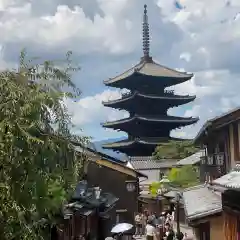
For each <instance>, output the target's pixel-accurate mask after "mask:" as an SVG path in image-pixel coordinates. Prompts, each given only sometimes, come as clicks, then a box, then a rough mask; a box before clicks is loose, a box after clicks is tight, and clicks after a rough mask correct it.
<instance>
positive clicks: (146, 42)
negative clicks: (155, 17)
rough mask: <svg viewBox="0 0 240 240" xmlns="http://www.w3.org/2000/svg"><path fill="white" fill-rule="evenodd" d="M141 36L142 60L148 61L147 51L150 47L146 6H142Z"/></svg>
mask: <svg viewBox="0 0 240 240" xmlns="http://www.w3.org/2000/svg"><path fill="white" fill-rule="evenodd" d="M142 31H143V36H142V40H143V54H144V55H143V58H144V60H145V61H146V60H150V59H151V58H150V56H149V50H150V46H149V24H148V16H147V5H146V4H145V5H144V15H143V29H142Z"/></svg>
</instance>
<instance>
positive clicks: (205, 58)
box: [0, 0, 240, 140]
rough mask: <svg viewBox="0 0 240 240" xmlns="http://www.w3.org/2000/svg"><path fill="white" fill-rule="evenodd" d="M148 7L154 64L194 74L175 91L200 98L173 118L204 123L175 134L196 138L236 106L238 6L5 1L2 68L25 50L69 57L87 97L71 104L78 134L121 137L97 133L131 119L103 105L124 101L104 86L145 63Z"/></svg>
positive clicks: (188, 0)
mask: <svg viewBox="0 0 240 240" xmlns="http://www.w3.org/2000/svg"><path fill="white" fill-rule="evenodd" d="M145 3H147V4H148V15H149V24H150V34H151V55H152V56H153V58H154V59H155V60H156V61H158V62H159V63H161V64H163V65H167V66H169V67H172V68H176V69H180V70H184V71H188V72H193V73H194V74H195V77H194V78H193V79H192V80H191V81H189V82H187V83H184V84H181V85H179V86H176V87H175V88H174V89H175V91H176V93H178V94H193V95H195V94H196V95H197V99H196V100H195V101H194V103H191V104H188V105H186V106H182V107H179V108H177V109H171V110H170V111H169V114H174V115H181V116H199V117H200V121H199V123H197V124H195V125H194V126H190V127H186V128H184V129H179V130H177V131H175V132H173V133H172V134H173V135H175V136H180V137H194V136H195V135H196V133H197V131H198V130H199V128H200V127H201V125H202V124H203V123H204V122H205V121H206V120H207V119H209V118H211V117H213V116H215V115H218V114H220V113H222V112H224V111H227V110H229V109H231V108H233V107H236V106H238V105H239V100H240V99H239V98H240V97H239V94H238V89H239V87H240V81H239V79H240V73H239V71H240V66H239V64H240V63H239V62H240V61H239V52H240V15H239V12H240V2H239V0H229V1H226V0H211V1H209V0H179V1H178V2H176V1H173V0H148V1H143V0H68V1H67V0H51V1H49V0H42V1H37V0H32V1H29V0H8V1H1V2H0V13H1V14H0V32H1V36H0V49H1V55H0V67H1V68H4V67H9V66H14V65H15V63H16V60H17V56H18V53H19V51H20V50H21V49H22V48H24V47H27V50H28V52H29V53H30V54H31V55H33V56H40V57H42V58H44V59H57V58H60V57H62V56H63V55H64V54H65V53H66V52H67V51H68V50H72V51H73V53H74V58H75V60H76V61H77V62H78V63H79V64H80V66H81V68H82V69H81V71H80V72H79V73H77V74H75V75H74V76H73V79H74V82H75V83H76V84H77V86H78V87H79V88H80V89H81V90H82V92H83V94H82V96H81V97H80V98H79V99H78V100H77V102H76V103H74V102H71V101H69V100H68V101H67V102H66V103H67V105H68V108H69V112H70V113H71V114H72V117H73V122H74V123H75V125H76V128H75V129H74V131H75V132H76V133H79V134H83V135H88V136H92V137H93V138H94V139H96V140H101V139H105V138H116V137H119V136H123V135H124V133H116V132H114V131H110V130H107V131H106V130H104V129H103V128H101V126H100V123H101V122H103V121H106V120H115V119H118V118H122V117H124V116H127V115H126V113H124V112H118V111H114V110H112V109H109V108H104V107H103V106H102V104H101V101H102V100H107V99H114V98H117V97H119V94H120V93H119V91H118V90H116V89H109V88H107V87H105V86H104V85H103V80H105V79H107V78H110V77H113V76H115V75H116V74H118V73H121V72H123V71H124V70H126V69H127V68H130V67H131V66H132V65H134V64H136V63H137V62H138V61H139V59H140V57H141V56H142V49H141V44H142V43H141V25H142V14H143V5H144V4H145ZM80 129H82V130H83V131H80Z"/></svg>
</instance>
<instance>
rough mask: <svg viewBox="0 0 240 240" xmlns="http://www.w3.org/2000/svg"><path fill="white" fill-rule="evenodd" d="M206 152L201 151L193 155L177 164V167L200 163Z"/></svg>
mask: <svg viewBox="0 0 240 240" xmlns="http://www.w3.org/2000/svg"><path fill="white" fill-rule="evenodd" d="M204 154H205V152H204V150H200V151H198V152H196V153H194V154H192V155H191V156H188V157H186V158H184V159H182V160H180V161H178V162H177V164H176V165H177V166H185V165H194V164H196V163H198V162H200V160H201V159H200V158H201V157H202V156H204Z"/></svg>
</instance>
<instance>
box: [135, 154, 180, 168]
mask: <svg viewBox="0 0 240 240" xmlns="http://www.w3.org/2000/svg"><path fill="white" fill-rule="evenodd" d="M146 158H147V157H146ZM131 164H132V166H133V168H134V169H135V170H144V169H161V168H171V167H173V166H174V165H176V160H160V161H156V160H140V161H131Z"/></svg>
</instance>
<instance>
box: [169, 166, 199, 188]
mask: <svg viewBox="0 0 240 240" xmlns="http://www.w3.org/2000/svg"><path fill="white" fill-rule="evenodd" d="M168 179H169V180H170V183H171V184H172V185H174V186H177V187H183V188H186V187H191V186H194V185H197V184H198V183H199V171H198V168H197V167H193V166H192V165H186V166H183V167H181V168H172V169H171V170H170V171H169V173H168Z"/></svg>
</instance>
